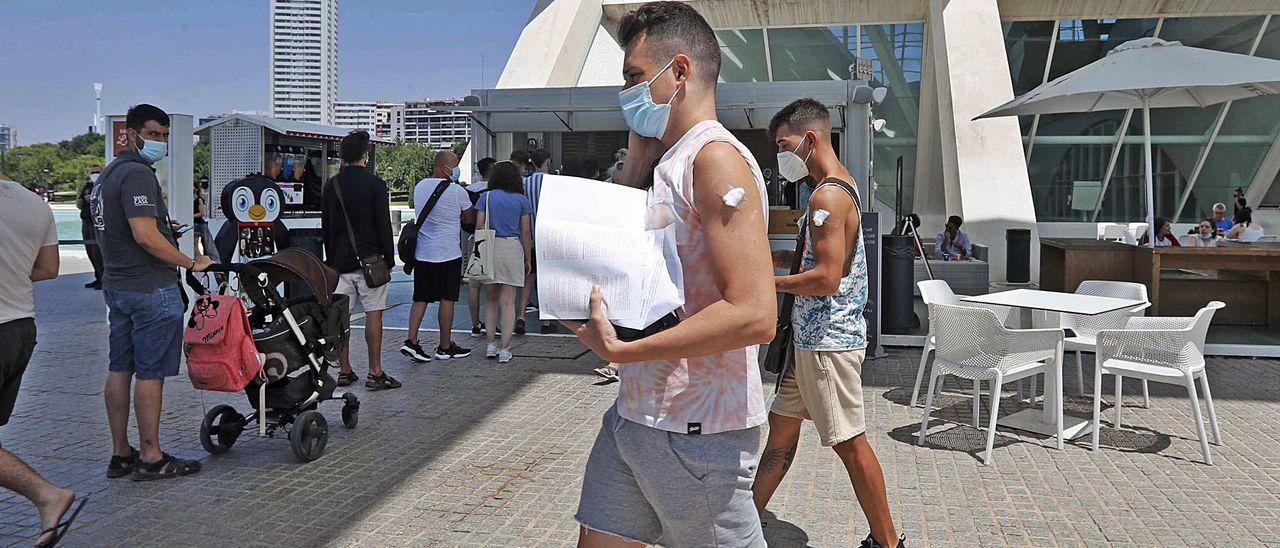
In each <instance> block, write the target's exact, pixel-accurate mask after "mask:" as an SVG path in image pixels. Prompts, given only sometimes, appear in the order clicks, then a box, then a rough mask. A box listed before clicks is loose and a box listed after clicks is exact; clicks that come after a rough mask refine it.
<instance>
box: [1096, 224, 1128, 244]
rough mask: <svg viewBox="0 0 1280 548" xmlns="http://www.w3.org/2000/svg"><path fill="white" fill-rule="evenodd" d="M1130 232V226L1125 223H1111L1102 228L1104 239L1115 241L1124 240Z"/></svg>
mask: <svg viewBox="0 0 1280 548" xmlns="http://www.w3.org/2000/svg"><path fill="white" fill-rule="evenodd" d="M1128 234H1129V227H1128V226H1125V225H1117V224H1110V225H1107V226H1105V227H1103V229H1102V239H1103V240H1110V241H1113V242H1123V241H1125V237H1126V236H1128Z"/></svg>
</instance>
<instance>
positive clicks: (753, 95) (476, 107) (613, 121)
mask: <svg viewBox="0 0 1280 548" xmlns="http://www.w3.org/2000/svg"><path fill="white" fill-rule="evenodd" d="M856 84H857V82H850V81H844V80H827V81H817V82H741V83H725V84H720V85H719V88H718V90H717V93H716V98H717V103H716V111H717V115H718V117H719V119H720V122H721V123H722V124H724V125H725V127H727V128H729V129H767V128H768V126H769V120H770V118H772V117H773V115H774V114H776V113H777V112H778V111H779V110H781V109H782V108H783V107H785V106H786V105H788V104H790V103H791V102H792V101H794V100H796V99H798V98H801V97H812V98H814V99H817V100H819V101H821V102H822V103H823V104H826V105H827V106H828V107H829V108H830V109H831V126H832V128H833V129H837V130H839V129H842V128H844V126H845V107H846V106H847V105H848V104H849V102H850V100H851V98H852V95H853V92H852V90H853V87H854V85H856ZM619 90H620V88H619V87H617V86H605V87H573V88H525V89H481V90H473V91H472V92H471V93H472V97H468V101H466V103H470V104H463V105H456V106H449V107H437V108H439V109H440V110H450V111H455V112H467V113H469V114H470V115H471V118H472V119H473V120H475V121H476V123H477V124H478V125H479V126H480V127H481V129H483V130H485V131H488V132H489V133H491V134H493V133H509V132H570V131H627V126H626V123H625V122H624V121H623V120H622V116H621V108H620V107H619V106H618V91H619Z"/></svg>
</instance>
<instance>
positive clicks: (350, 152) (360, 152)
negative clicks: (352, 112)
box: [339, 130, 369, 164]
mask: <svg viewBox="0 0 1280 548" xmlns="http://www.w3.org/2000/svg"><path fill="white" fill-rule="evenodd" d="M339 150H340V151H341V154H342V161H343V162H346V163H348V164H354V163H357V162H359V161H360V160H362V159H364V155H365V154H368V153H369V132H367V131H363V130H362V131H353V132H351V133H348V134H347V136H346V137H343V138H342V144H341V145H340V146H339Z"/></svg>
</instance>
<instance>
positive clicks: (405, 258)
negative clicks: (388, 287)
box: [396, 179, 453, 274]
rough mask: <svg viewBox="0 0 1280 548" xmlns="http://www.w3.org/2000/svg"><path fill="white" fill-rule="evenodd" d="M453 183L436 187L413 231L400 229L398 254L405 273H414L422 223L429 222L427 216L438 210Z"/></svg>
mask: <svg viewBox="0 0 1280 548" xmlns="http://www.w3.org/2000/svg"><path fill="white" fill-rule="evenodd" d="M451 184H453V183H451V182H449V180H448V179H445V180H443V181H440V184H438V185H436V190H435V192H432V193H431V197H430V198H427V203H425V204H422V210H421V211H419V212H418V216H417V218H415V219H414V220H413V230H408V229H407V228H401V229H400V241H398V242H396V253H397V254H399V255H400V262H401V263H402V264H404V273H405V274H412V273H413V263H414V262H415V261H417V260H418V257H417V252H418V230H419V229H421V228H422V223H423V222H425V221H426V220H427V215H430V214H431V210H433V209H435V208H436V202H438V201H440V196H442V195H444V191H445V190H446V189H448V188H449V185H451Z"/></svg>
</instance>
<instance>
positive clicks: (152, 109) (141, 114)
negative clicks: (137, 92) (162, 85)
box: [124, 103, 169, 131]
mask: <svg viewBox="0 0 1280 548" xmlns="http://www.w3.org/2000/svg"><path fill="white" fill-rule="evenodd" d="M152 120H155V122H156V123H157V124H160V125H162V126H164V127H169V115H168V114H166V113H165V111H163V110H161V109H160V107H157V106H155V105H148V104H146V103H139V104H136V105H134V106H132V107H130V108H129V113H128V114H125V115H124V125H125V127H127V128H129V129H132V130H134V131H142V126H145V125H147V122H150V121H152Z"/></svg>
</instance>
